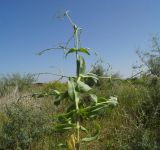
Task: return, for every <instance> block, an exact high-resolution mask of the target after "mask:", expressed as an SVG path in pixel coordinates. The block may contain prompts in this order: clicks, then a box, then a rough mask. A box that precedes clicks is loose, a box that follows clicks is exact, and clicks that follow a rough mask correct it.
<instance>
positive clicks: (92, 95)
mask: <svg viewBox="0 0 160 150" xmlns="http://www.w3.org/2000/svg"><path fill="white" fill-rule="evenodd" d="M90 97H91V99H92V100H93V101H94V102H95V103H96V104H97V102H98V99H97V96H96V95H95V94H90Z"/></svg>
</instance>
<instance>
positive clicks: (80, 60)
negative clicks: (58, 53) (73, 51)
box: [77, 56, 86, 76]
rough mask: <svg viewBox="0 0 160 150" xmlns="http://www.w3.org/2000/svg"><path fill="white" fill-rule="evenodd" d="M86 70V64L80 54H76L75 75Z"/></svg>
mask: <svg viewBox="0 0 160 150" xmlns="http://www.w3.org/2000/svg"><path fill="white" fill-rule="evenodd" d="M85 70H86V64H85V61H84V58H83V57H82V56H78V59H77V75H78V76H79V75H80V74H84V73H85Z"/></svg>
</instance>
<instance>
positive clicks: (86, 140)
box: [82, 126, 100, 142]
mask: <svg viewBox="0 0 160 150" xmlns="http://www.w3.org/2000/svg"><path fill="white" fill-rule="evenodd" d="M99 132H100V127H99V126H97V129H96V132H95V133H94V135H92V136H90V137H86V138H83V139H82V142H90V141H93V140H96V139H97V138H98V135H99Z"/></svg>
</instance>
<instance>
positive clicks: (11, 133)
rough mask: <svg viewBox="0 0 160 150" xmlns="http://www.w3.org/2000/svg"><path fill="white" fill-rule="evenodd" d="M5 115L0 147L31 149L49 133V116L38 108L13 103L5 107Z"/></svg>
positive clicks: (0, 135)
mask: <svg viewBox="0 0 160 150" xmlns="http://www.w3.org/2000/svg"><path fill="white" fill-rule="evenodd" d="M5 115H6V117H7V121H5V122H3V125H2V128H1V134H0V149H33V148H34V147H35V145H38V144H39V143H40V142H41V141H42V140H43V138H44V137H45V136H46V135H48V134H50V133H49V132H50V126H49V125H50V122H49V118H47V116H46V114H44V112H41V110H40V109H38V108H36V109H35V107H32V106H30V107H29V106H25V105H24V104H22V103H14V104H11V105H10V106H8V107H6V110H5Z"/></svg>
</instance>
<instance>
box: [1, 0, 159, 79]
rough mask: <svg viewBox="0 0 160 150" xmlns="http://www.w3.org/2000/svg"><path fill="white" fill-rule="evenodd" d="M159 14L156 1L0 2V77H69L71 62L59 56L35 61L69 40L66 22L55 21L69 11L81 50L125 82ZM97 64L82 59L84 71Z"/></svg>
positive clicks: (155, 28) (54, 54)
mask: <svg viewBox="0 0 160 150" xmlns="http://www.w3.org/2000/svg"><path fill="white" fill-rule="evenodd" d="M159 8H160V1H159V0H0V74H1V75H5V74H12V73H17V72H18V73H21V74H26V73H44V72H52V73H63V74H65V75H72V74H74V73H75V59H74V57H72V56H69V57H68V58H67V59H64V56H63V52H62V51H59V50H57V51H54V52H53V51H52V52H47V53H45V54H44V55H41V56H38V55H36V54H37V53H38V52H39V51H41V50H43V49H46V48H50V47H56V46H57V45H58V44H59V43H65V42H66V41H67V39H68V38H69V37H70V36H71V34H72V28H71V26H70V24H69V22H68V20H67V19H65V18H64V19H61V20H60V19H57V16H59V15H60V14H62V12H64V11H65V10H69V14H70V16H71V17H72V20H73V21H74V22H75V23H76V24H77V25H78V26H79V27H81V28H82V29H83V31H82V35H81V44H82V47H87V48H91V49H94V50H95V51H96V52H97V54H98V57H99V58H101V59H102V60H103V61H104V64H107V63H109V64H110V65H111V66H112V71H113V72H119V73H120V74H121V75H122V76H124V77H129V76H131V75H132V65H133V64H135V63H136V60H138V57H137V55H136V53H135V51H136V49H137V48H141V49H147V48H149V46H150V39H151V36H152V35H154V34H159V33H160V9H159ZM97 59H98V58H96V57H95V55H92V56H90V57H86V62H87V67H88V70H89V67H90V66H91V64H93V63H94V62H95V61H96V60H97ZM52 79H55V77H52V76H47V75H43V76H42V77H41V78H40V80H41V81H49V80H52Z"/></svg>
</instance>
